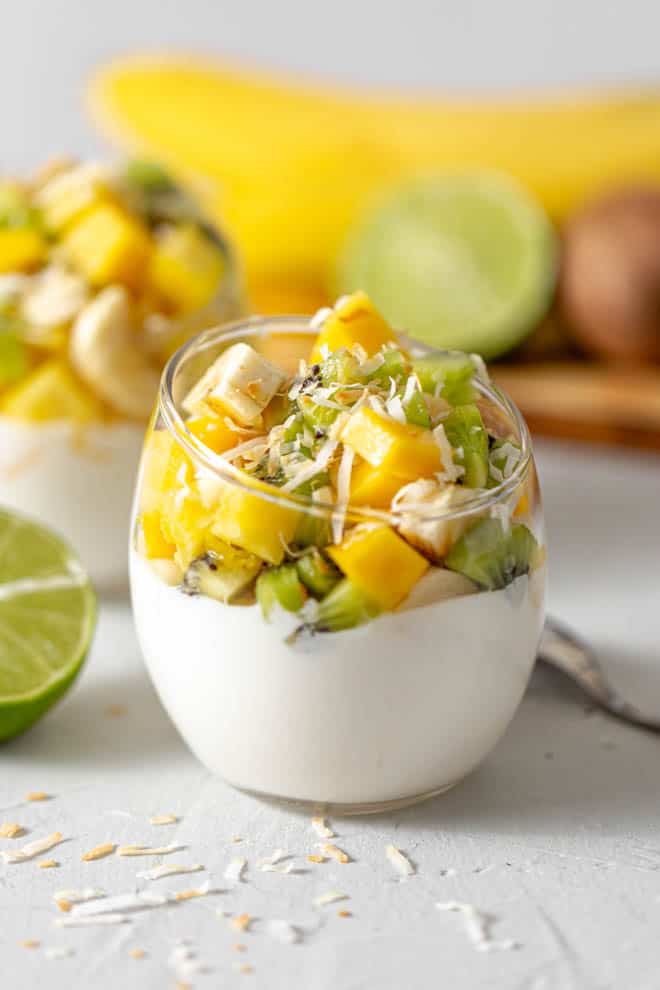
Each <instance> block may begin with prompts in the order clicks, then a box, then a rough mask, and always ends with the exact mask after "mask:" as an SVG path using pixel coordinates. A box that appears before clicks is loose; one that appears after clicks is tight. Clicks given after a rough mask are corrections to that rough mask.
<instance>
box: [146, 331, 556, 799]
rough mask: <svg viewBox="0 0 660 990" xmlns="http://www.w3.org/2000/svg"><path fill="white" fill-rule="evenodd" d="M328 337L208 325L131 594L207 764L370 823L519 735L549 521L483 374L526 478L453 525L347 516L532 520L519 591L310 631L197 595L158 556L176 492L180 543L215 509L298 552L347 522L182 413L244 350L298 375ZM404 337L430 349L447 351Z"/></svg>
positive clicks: (174, 366)
mask: <svg viewBox="0 0 660 990" xmlns="http://www.w3.org/2000/svg"><path fill="white" fill-rule="evenodd" d="M313 338H314V331H313V330H312V329H310V324H309V320H308V319H306V318H299V317H278V318H266V319H261V318H254V319H251V320H247V321H244V322H238V323H234V324H231V325H229V326H226V327H221V328H219V329H216V330H212V331H209V332H206V333H204V334H202V335H200V336H199V337H197V338H195V339H193V340H192V341H190V342H189V343H188V344H186V345H185V346H184V347H183V348H181V350H180V351H178V353H177V354H176V355H174V357H173V358H172V359H171V361H170V363H169V365H168V367H167V368H166V369H165V372H164V374H163V378H162V383H161V390H160V396H159V400H158V403H157V407H156V410H155V413H154V418H153V421H152V425H151V428H150V433H149V435H148V438H147V442H146V444H145V453H144V455H143V460H142V465H141V469H140V472H139V476H138V481H137V490H136V495H135V505H134V517H133V525H132V533H131V541H130V542H131V545H130V572H131V589H132V600H133V608H134V615H135V622H136V627H137V633H138V637H139V640H140V644H141V648H142V652H143V654H144V658H145V660H146V663H147V667H148V669H149V672H150V675H151V678H152V680H153V683H154V685H155V687H156V689H157V691H158V693H159V695H160V698H161V700H162V702H163V704H164V706H165V708H166V709H167V711H168V713H169V714H170V716H171V718H172V720H173V721H174V723H175V725H176V726H177V728H178V729H179V731H180V733H181V735H182V736H183V738H184V739H185V740H186V742H187V743H188V745H189V746H190V748H191V749H192V750H193V752H194V753H195V754H196V755H197V756H198V758H199V759H200V760H201V762H202V763H203V764H204V765H205V766H207V767H208V768H209V769H210V770H212V771H213V772H215V773H218V774H219V775H220V776H222V777H223V778H224V779H225V780H226V781H228V782H229V783H231V784H233V785H234V786H236V787H238V788H241V789H243V790H246V791H249V792H252V793H255V794H258V795H263V796H267V797H273V798H278V799H284V800H287V801H293V802H301V803H303V804H305V805H307V806H310V807H314V808H316V809H319V808H324V809H326V810H334V811H335V812H337V813H364V812H371V811H378V810H383V809H388V808H395V807H399V806H403V805H406V804H410V803H413V802H415V801H419V800H422V799H424V798H427V797H430V796H432V795H434V794H438V793H440V792H442V791H444V790H447V789H448V788H450V787H452V786H453V785H454V784H456V783H457V782H458V781H460V780H461V779H462V778H463V777H465V775H466V774H468V773H469V772H470V771H471V770H472V769H474V768H475V767H476V766H477V764H479V763H480V762H481V761H482V760H483V759H484V757H485V756H486V755H487V754H488V753H489V752H490V750H491V749H492V748H493V746H494V745H495V743H496V742H497V741H498V739H499V738H500V737H501V735H502V734H503V732H504V731H505V729H506V727H507V726H508V724H509V722H510V721H511V719H512V717H513V715H514V713H515V711H516V709H517V707H518V705H519V703H520V701H521V698H522V696H523V693H524V691H525V687H526V685H527V682H528V679H529V676H530V674H531V671H532V668H533V665H534V661H535V657H536V649H537V645H538V640H539V636H540V632H541V628H542V625H543V619H544V592H545V563H544V561H545V551H544V531H543V517H542V508H541V499H540V492H539V486H538V480H537V475H536V471H535V468H534V462H533V457H532V451H531V443H530V437H529V433H528V430H527V427H526V425H525V423H524V421H523V420H522V418H521V416H520V414H519V412H518V410H517V409H516V408H515V406H514V405H513V403H512V402H511V401H510V400H509V399H508V398H507V397H506V396H504V395H503V394H502V393H501V392H500V391H499V390H498V389H496V388H495V387H494V386H492V385H490V384H487V383H485V382H483V381H479V382H477V388H478V390H479V392H480V398H481V400H482V402H483V405H482V412H483V415H484V418H486V417H488V419H489V421H490V424H491V429H492V430H495V431H499V432H500V433H501V434H502V436H505V435H506V436H509V437H511V438H512V439H514V440H515V441H516V443H517V444H519V447H520V457H519V460H518V463H517V465H516V466H515V468H514V469H513V471H512V472H511V473H510V475H509V476H508V477H506V478H505V479H504V480H503V481H502V483H500V484H498V485H497V486H496V487H495V488H492V489H490V490H486V491H480V492H478V493H477V494H476V495H475V496H474V497H473V498H470V499H469V500H467V501H466V502H464V503H463V504H461V505H460V506H458V507H455V508H454V509H453V511H446V512H444V513H442V514H440V515H438V514H435V515H433V514H429V513H428V510H424V507H423V506H419V507H418V508H417V509H414V508H413V509H406V511H405V512H404V511H403V510H402V511H399V512H392V511H387V512H386V511H382V510H373V509H369V508H365V507H360V508H357V507H352V506H348V507H347V509H346V516H345V528H350V527H351V526H353V525H357V524H372V525H374V526H376V525H380V526H390V527H399V526H402V525H408V526H409V525H410V524H411V522H412V523H414V524H423V525H426V526H431V527H445V530H444V531H446V533H447V534H448V537H449V538H450V540H456V539H458V537H459V535H460V534H461V533H464V532H465V531H466V530H468V529H469V528H470V526H471V525H472V524H473V523H474V524H476V523H477V522H479V521H481V520H484V519H487V518H490V519H494V520H497V521H498V523H499V524H500V525H501V526H503V527H506V526H512V525H513V526H515V525H517V524H519V523H520V524H522V523H524V525H525V526H526V527H528V529H529V530H530V531H531V532H532V533H533V535H534V537H535V540H536V547H537V549H536V552H535V559H534V566H533V568H532V569H531V570H530V573H529V574H525V575H523V576H521V577H519V578H517V579H516V580H514V581H513V582H512V583H511V584H509V585H508V586H507V587H505V588H502V589H501V590H492V591H491V590H479V591H476V593H472V594H465V593H458V594H457V595H456V596H455V597H446V598H444V600H437V595H435V596H434V594H433V593H431V595H430V599H429V598H428V596H426V597H425V595H424V594H420V593H419V592H418V591H417V590H416V589H413V592H412V593H411V594H410V596H409V598H408V599H406V600H404V601H403V603H402V604H401V605H400V606H399V607H398V608H397V609H396V610H395V611H391V612H383V613H382V614H380V615H378V616H377V617H375V618H373V619H371V621H367V622H365V623H364V624H362V625H359V626H357V627H356V628H350V629H345V630H343V631H340V632H317V633H316V634H312V633H309V631H308V629H306V628H305V624H304V623H302V624H301V620H300V617H299V616H296V615H292V614H290V613H288V612H284V611H282V612H280V613H278V614H277V616H275V617H272V616H271V617H270V621H266V620H265V619H264V617H263V615H262V611H261V609H260V607H259V605H258V604H257V603H256V602H255V600H254V595H251V596H250V595H247V596H244V597H242V598H239V600H238V602H237V603H235V604H234V603H232V604H224V603H223V602H221V601H217V600H214V599H213V598H211V597H208V596H206V595H205V594H198V593H195V592H196V591H198V590H199V588H198V587H197V586H196V585H195V583H194V581H193V582H192V583H191V581H190V580H189V575H186V577H185V578H184V579H183V582H182V574H181V571H180V569H179V568H178V567H177V565H176V564H175V563H174V562H173V561H172V560H167V559H151V560H148V559H146V557H145V555H144V553H143V548H144V539H145V534H144V530H143V526H144V525H146V522H147V521H148V514H149V512H150V511H151V510H152V509H153V506H154V504H155V502H154V500H155V499H156V498H157V494H155V493H157V489H158V486H161V490H162V487H163V485H164V486H165V489H166V490H167V492H168V495H167V497H168V498H170V499H171V500H172V501H171V502H170V503H169V504H170V505H176V506H177V512H180V515H179V516H177V519H178V520H179V522H180V524H181V527H182V529H181V539H182V540H185V539H186V538H187V536H188V535H190V538H191V539H196V538H197V537H198V535H199V533H198V532H197V531H196V527H199V526H200V525H207V524H208V516H204V513H209V512H210V513H211V517H213V518H220V516H219V515H214V513H215V514H222V521H223V527H224V531H225V532H226V525H225V523H226V522H227V519H228V518H229V516H228V514H231V518H232V520H233V524H235V525H236V526H237V527H238V529H237V530H236V535H237V539H238V540H239V541H240V542H243V540H242V539H241V538H242V536H244V535H245V534H246V533H247V529H248V528H251V533H250V536H251V538H252V537H254V532H256V533H257V535H261V536H263V538H264V539H268V540H271V539H273V538H274V537H277V535H279V536H281V538H282V540H283V541H284V545H285V546H286V547H287V551H290V552H291V553H292V555H294V556H295V550H294V549H293V548H292V547H291V545H290V542H289V541H290V539H291V533H292V532H293V531H295V529H296V526H298V525H300V524H301V523H302V524H307V525H311V526H315V525H319V523H320V524H322V525H329V526H331V523H332V519H333V517H334V516H336V513H337V507H336V506H335V507H334V508H333V507H331V506H328V505H323V504H319V503H316V502H314V500H313V496H312V497H307V496H302V495H301V496H294V495H286V494H282V493H281V492H278V491H277V490H276V489H274V488H273V487H271V486H266V485H264V484H262V483H260V482H255V481H254V480H253V479H251V478H249V477H248V476H247V475H245V474H244V473H242V472H241V471H239V470H238V469H236V468H235V467H234V466H233V465H232V464H231V462H230V461H229V460H225V459H224V458H223V457H219V456H218V455H216V454H214V453H213V452H212V451H211V450H209V448H208V447H206V446H205V445H204V444H203V443H202V442H201V441H200V439H199V438H198V436H196V435H195V434H194V433H193V432H191V431H190V430H189V429H188V428H187V426H186V422H185V417H184V415H183V413H182V407H181V402H182V399H183V397H184V396H185V395H186V394H187V392H188V391H189V389H190V387H191V386H192V384H194V383H195V382H196V381H197V380H198V378H199V377H200V375H201V374H202V373H203V372H204V370H205V369H206V368H207V367H208V366H209V365H210V364H211V363H212V362H213V361H214V360H215V359H216V358H217V357H218V355H219V354H220V353H222V351H223V350H225V349H226V348H227V347H228V346H230V345H233V344H235V343H237V342H239V341H243V342H246V343H249V344H251V345H252V346H253V347H254V348H255V349H256V350H258V351H260V352H261V353H263V354H265V355H266V356H268V357H269V358H270V359H271V360H273V361H274V362H275V363H279V364H280V366H282V367H283V368H284V369H285V370H287V371H290V372H294V371H295V369H296V368H297V364H298V358H299V357H306V356H307V355H308V354H309V352H310V348H311V343H312V341H313ZM403 342H404V344H405V346H406V348H407V349H409V350H410V349H413V350H414V353H416V354H429V353H433V352H431V351H430V350H429V349H428V348H425V347H424V346H423V345H418V344H417V343H416V342H411V341H406V340H405V339H403ZM166 462H168V463H169V468H167V466H166ZM165 471H168V474H167V475H166V480H165V481H164V482H163V478H164V476H165V475H164V472H165ZM204 519H205V520H206V521H203V520H204ZM241 526H243V527H245V530H244V531H241V529H240V527H241ZM278 529H279V533H278ZM191 566H192V565H191ZM435 570H436V571H439V570H441V568H436V569H435ZM446 573H447V572H445V575H446ZM388 577H389V576H388V574H383V575H382V580H383V581H384V582H386V581H388ZM420 588H421V583H420ZM472 590H473V591H474V590H476V586H475V588H473V589H472ZM440 599H443V595H440Z"/></svg>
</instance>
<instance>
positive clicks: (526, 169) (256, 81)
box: [90, 57, 660, 297]
mask: <svg viewBox="0 0 660 990" xmlns="http://www.w3.org/2000/svg"><path fill="white" fill-rule="evenodd" d="M90 96H91V106H92V112H93V114H94V116H95V118H96V120H97V121H98V122H99V124H100V126H101V128H102V129H104V130H105V131H106V132H107V133H108V134H109V135H110V136H111V137H114V138H115V139H118V140H119V142H120V143H121V144H122V145H124V146H126V145H128V146H129V147H131V148H132V149H133V150H136V151H139V152H141V153H148V154H151V155H156V156H158V157H160V158H162V159H163V160H164V161H165V162H166V163H167V164H169V166H170V167H171V168H172V169H173V170H174V171H175V172H176V173H178V174H179V175H180V176H182V177H183V178H185V179H187V180H189V181H192V182H193V183H197V188H198V191H199V193H200V195H201V197H202V199H203V200H204V201H205V203H206V206H207V208H208V209H209V210H210V211H211V213H212V214H213V216H215V217H218V218H219V219H221V220H223V221H224V223H225V224H226V226H228V228H229V230H230V232H231V233H232V234H233V236H234V237H235V239H236V241H237V244H238V247H239V249H240V250H241V251H242V254H243V257H244V260H245V265H246V269H247V272H248V276H249V279H250V283H251V284H252V285H255V284H256V285H262V284H265V285H268V286H274V285H282V284H284V283H285V282H286V281H287V280H289V281H295V282H296V283H298V284H299V285H300V286H302V287H303V288H302V291H303V297H311V296H318V295H319V294H321V293H322V290H323V286H324V285H327V282H328V278H329V277H330V276H331V273H332V268H333V264H334V259H335V257H336V254H337V251H338V249H339V247H340V245H341V243H342V241H343V238H344V236H345V234H346V231H347V230H348V229H349V227H350V225H351V223H352V222H353V221H354V219H355V217H356V216H357V215H358V214H359V213H360V212H361V211H362V210H363V209H364V208H365V207H366V206H368V204H369V202H370V201H371V199H372V198H373V197H377V196H378V195H379V194H380V193H381V192H382V191H383V190H384V189H386V188H387V187H388V186H390V185H391V184H393V183H395V182H396V181H398V180H399V179H401V178H404V177H406V176H409V175H414V174H417V173H422V172H429V171H438V170H455V169H462V170H463V169H466V168H471V167H476V168H484V167H490V168H495V169H501V170H503V171H506V172H508V173H510V174H511V175H513V176H514V177H515V178H517V179H518V180H519V181H521V182H522V183H523V184H525V185H526V186H527V187H528V188H530V189H531V190H532V191H533V192H535V193H536V195H537V196H538V197H539V198H540V200H541V201H542V202H543V203H544V205H545V206H546V208H547V209H548V211H549V213H550V215H551V216H552V217H553V218H554V219H556V220H557V221H561V220H562V219H563V218H564V217H566V216H567V215H568V214H569V213H570V212H572V211H573V210H574V209H575V208H576V207H578V206H579V205H580V204H581V203H583V202H585V201H586V200H587V199H589V198H591V197H593V196H595V195H597V194H598V193H600V192H603V191H606V190H607V189H609V188H612V187H614V186H616V185H619V184H621V183H624V182H628V181H634V180H656V181H657V180H660V88H658V89H652V88H651V89H646V90H643V89H642V90H630V89H616V90H611V91H603V92H599V93H590V92H588V91H582V92H575V93H567V94H550V95H546V96H538V97H535V98H533V99H528V100H526V101H523V100H517V99H513V98H511V99H508V100H505V99H501V98H498V99H495V100H486V99H483V100H477V99H476V98H472V99H463V100H461V99H457V100H453V101H449V100H446V99H445V100H441V99H439V98H431V97H429V96H426V97H412V96H409V97H405V98H404V97H401V96H392V95H389V94H387V93H385V94H383V93H370V92H366V93H365V92H364V91H362V92H360V93H353V92H352V91H350V90H346V89H340V88H332V87H323V86H320V85H316V84H307V83H305V84H303V83H300V82H288V81H283V80H281V79H278V78H276V77H275V78H273V77H271V76H269V75H267V74H263V75H259V74H255V73H246V72H241V71H238V70H235V69H231V68H227V67H225V66H222V65H219V64H215V63H212V62H207V61H204V60H202V59H198V58H193V57H191V58H182V57H181V58H175V57H165V58H161V57H153V58H133V59H126V60H123V61H119V62H116V63H114V64H111V65H110V66H108V67H107V68H105V69H103V70H101V71H100V73H99V74H98V75H97V76H96V77H95V79H94V80H93V81H92V85H91V89H90ZM265 294H266V295H267V294H268V293H267V292H266V293H265Z"/></svg>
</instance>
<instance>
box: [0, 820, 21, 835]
mask: <svg viewBox="0 0 660 990" xmlns="http://www.w3.org/2000/svg"><path fill="white" fill-rule="evenodd" d="M24 832H25V829H24V828H23V826H22V825H17V824H16V823H15V822H3V823H2V825H0V839H17V838H18V837H19V835H23V833H24Z"/></svg>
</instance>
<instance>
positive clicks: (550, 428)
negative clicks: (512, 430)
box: [491, 360, 660, 450]
mask: <svg viewBox="0 0 660 990" xmlns="http://www.w3.org/2000/svg"><path fill="white" fill-rule="evenodd" d="M491 374H492V376H493V380H494V381H495V382H496V384H498V385H500V386H501V387H502V388H503V389H504V390H505V391H506V392H507V393H508V394H509V395H510V396H511V398H512V399H513V400H514V402H515V403H516V405H517V406H518V407H519V408H520V410H521V412H522V413H523V415H524V416H525V418H526V420H527V422H528V424H529V426H530V429H531V430H532V433H537V434H539V435H544V436H554V437H566V438H569V439H573V440H584V441H591V442H596V443H610V444H625V445H627V446H635V447H646V448H650V449H654V450H660V368H650V367H640V368H621V367H618V366H616V365H599V364H595V363H591V362H587V361H577V360H561V361H547V362H540V363H531V362H530V363H521V364H496V365H494V366H493V367H492V368H491Z"/></svg>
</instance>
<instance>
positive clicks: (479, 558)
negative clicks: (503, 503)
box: [445, 519, 537, 591]
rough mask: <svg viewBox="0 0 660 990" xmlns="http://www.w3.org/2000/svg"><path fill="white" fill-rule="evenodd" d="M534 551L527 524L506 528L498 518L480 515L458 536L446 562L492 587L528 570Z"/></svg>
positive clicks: (459, 571)
mask: <svg viewBox="0 0 660 990" xmlns="http://www.w3.org/2000/svg"><path fill="white" fill-rule="evenodd" d="M536 553H537V543H536V540H535V538H534V536H533V534H532V533H531V532H530V530H529V529H528V528H527V526H523V525H522V524H521V523H515V524H514V525H511V526H509V527H508V528H507V527H505V526H503V525H502V523H501V522H500V520H499V519H482V520H481V521H480V522H478V523H476V524H475V525H474V526H472V527H471V528H470V529H469V530H468V531H467V532H466V533H464V534H463V536H462V537H461V538H460V539H459V540H457V542H456V543H455V544H454V546H453V547H452V548H451V550H450V552H449V554H448V555H447V557H446V558H445V566H446V567H448V568H449V569H450V570H452V571H458V573H459V574H464V575H465V576H466V577H468V578H470V580H472V581H474V582H475V583H476V584H478V585H479V587H481V588H487V589H488V590H491V591H494V590H495V589H497V588H505V587H506V586H507V584H511V582H512V581H514V580H515V579H516V578H517V577H520V576H521V575H523V574H527V573H528V572H529V570H530V568H531V566H532V561H533V559H534V557H535V555H536Z"/></svg>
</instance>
